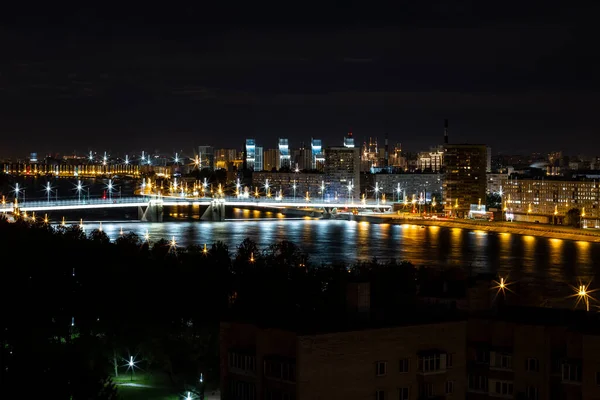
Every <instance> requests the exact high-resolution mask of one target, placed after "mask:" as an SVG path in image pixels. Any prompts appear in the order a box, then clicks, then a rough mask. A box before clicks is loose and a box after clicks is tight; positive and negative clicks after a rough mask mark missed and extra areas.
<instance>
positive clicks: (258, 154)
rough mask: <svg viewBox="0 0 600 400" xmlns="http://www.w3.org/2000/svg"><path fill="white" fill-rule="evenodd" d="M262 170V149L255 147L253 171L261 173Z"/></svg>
mask: <svg viewBox="0 0 600 400" xmlns="http://www.w3.org/2000/svg"><path fill="white" fill-rule="evenodd" d="M263 169H264V164H263V148H262V147H260V146H256V147H255V148H254V171H257V172H258V171H262V170H263Z"/></svg>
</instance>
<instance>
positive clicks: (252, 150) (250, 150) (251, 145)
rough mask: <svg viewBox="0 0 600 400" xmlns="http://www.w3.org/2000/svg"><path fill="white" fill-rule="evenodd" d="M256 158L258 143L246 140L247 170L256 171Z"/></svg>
mask: <svg viewBox="0 0 600 400" xmlns="http://www.w3.org/2000/svg"><path fill="white" fill-rule="evenodd" d="M255 158H256V141H255V140H254V139H246V168H247V169H248V170H250V171H254V161H255Z"/></svg>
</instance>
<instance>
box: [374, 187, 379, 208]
mask: <svg viewBox="0 0 600 400" xmlns="http://www.w3.org/2000/svg"><path fill="white" fill-rule="evenodd" d="M375 201H376V202H377V204H379V182H375Z"/></svg>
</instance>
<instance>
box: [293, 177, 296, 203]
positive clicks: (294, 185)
mask: <svg viewBox="0 0 600 400" xmlns="http://www.w3.org/2000/svg"><path fill="white" fill-rule="evenodd" d="M292 188H293V189H294V201H296V180H295V179H294V184H293V185H292Z"/></svg>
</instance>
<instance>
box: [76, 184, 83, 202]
mask: <svg viewBox="0 0 600 400" xmlns="http://www.w3.org/2000/svg"><path fill="white" fill-rule="evenodd" d="M76 188H77V195H78V196H79V202H81V190H83V186H81V181H77V187H76Z"/></svg>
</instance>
